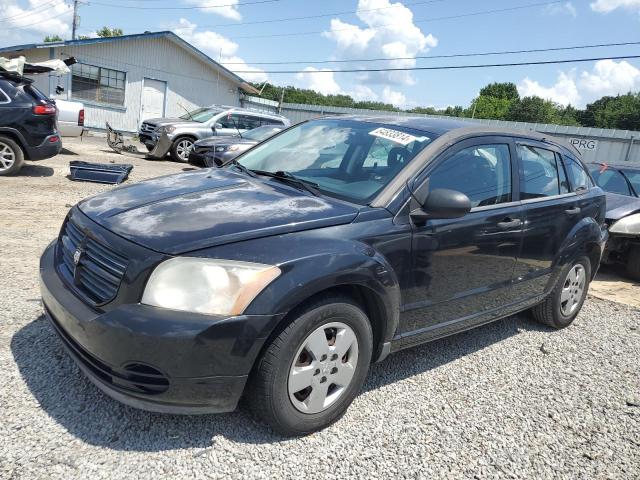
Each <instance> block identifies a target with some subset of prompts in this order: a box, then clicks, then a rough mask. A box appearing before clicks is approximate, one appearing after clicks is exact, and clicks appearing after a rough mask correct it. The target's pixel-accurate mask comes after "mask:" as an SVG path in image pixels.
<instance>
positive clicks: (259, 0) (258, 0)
mask: <svg viewBox="0 0 640 480" xmlns="http://www.w3.org/2000/svg"><path fill="white" fill-rule="evenodd" d="M281 1H282V0H253V1H251V2H244V3H228V4H226V5H199V6H192V7H141V6H139V5H122V4H113V3H102V2H94V1H92V2H91V4H92V5H102V6H105V7H115V8H130V9H134V10H208V9H210V8H224V7H241V6H243V5H257V4H260V3H274V2H281Z"/></svg>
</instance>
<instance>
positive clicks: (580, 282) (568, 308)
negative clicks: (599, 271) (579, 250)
mask: <svg viewBox="0 0 640 480" xmlns="http://www.w3.org/2000/svg"><path fill="white" fill-rule="evenodd" d="M590 281H591V262H590V261H589V259H588V258H587V257H581V258H579V259H577V260H576V261H575V262H573V263H571V264H569V265H567V266H566V267H564V268H563V269H562V272H561V274H560V276H559V280H558V283H557V284H556V286H555V287H554V289H553V290H552V291H551V293H550V294H549V296H548V297H547V298H546V299H545V300H544V301H543V302H541V303H539V304H538V305H536V306H535V307H533V308H532V309H531V311H532V313H533V318H535V319H536V320H537V321H538V322H540V323H543V324H545V325H548V326H550V327H553V328H557V329H560V328H565V327H568V326H569V325H571V323H573V320H574V319H575V318H576V317H577V316H578V313H580V310H581V309H582V305H583V304H584V301H585V299H586V298H587V292H588V291H589V283H590Z"/></svg>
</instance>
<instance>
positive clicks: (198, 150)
mask: <svg viewBox="0 0 640 480" xmlns="http://www.w3.org/2000/svg"><path fill="white" fill-rule="evenodd" d="M191 150H192V151H193V152H194V153H200V154H202V153H205V152H208V151H209V150H212V147H206V146H202V145H194V146H193V148H192V149H191Z"/></svg>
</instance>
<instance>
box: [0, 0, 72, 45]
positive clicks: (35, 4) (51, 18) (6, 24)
mask: <svg viewBox="0 0 640 480" xmlns="http://www.w3.org/2000/svg"><path fill="white" fill-rule="evenodd" d="M72 16H73V11H72V9H71V8H70V7H69V5H67V4H66V3H62V2H60V3H55V4H53V5H52V4H51V0H29V1H28V3H27V6H26V7H24V8H23V7H21V6H20V5H19V4H18V2H17V1H15V0H0V21H2V28H0V38H1V39H5V40H6V41H9V42H10V41H12V40H13V39H15V40H16V41H18V42H24V41H25V40H24V37H25V35H29V32H31V34H32V35H33V34H37V35H38V36H44V35H52V34H53V35H60V36H61V37H62V38H69V37H70V36H71V28H70V25H71V18H72ZM41 40H42V38H38V39H37V41H41Z"/></svg>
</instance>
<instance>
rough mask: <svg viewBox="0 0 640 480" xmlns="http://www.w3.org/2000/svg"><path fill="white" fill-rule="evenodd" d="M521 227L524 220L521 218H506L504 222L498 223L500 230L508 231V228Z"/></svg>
mask: <svg viewBox="0 0 640 480" xmlns="http://www.w3.org/2000/svg"><path fill="white" fill-rule="evenodd" d="M520 225H522V220H520V219H519V218H515V219H511V218H505V219H504V220H503V221H501V222H498V228H501V229H503V230H506V229H508V228H516V227H519V226H520Z"/></svg>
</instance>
